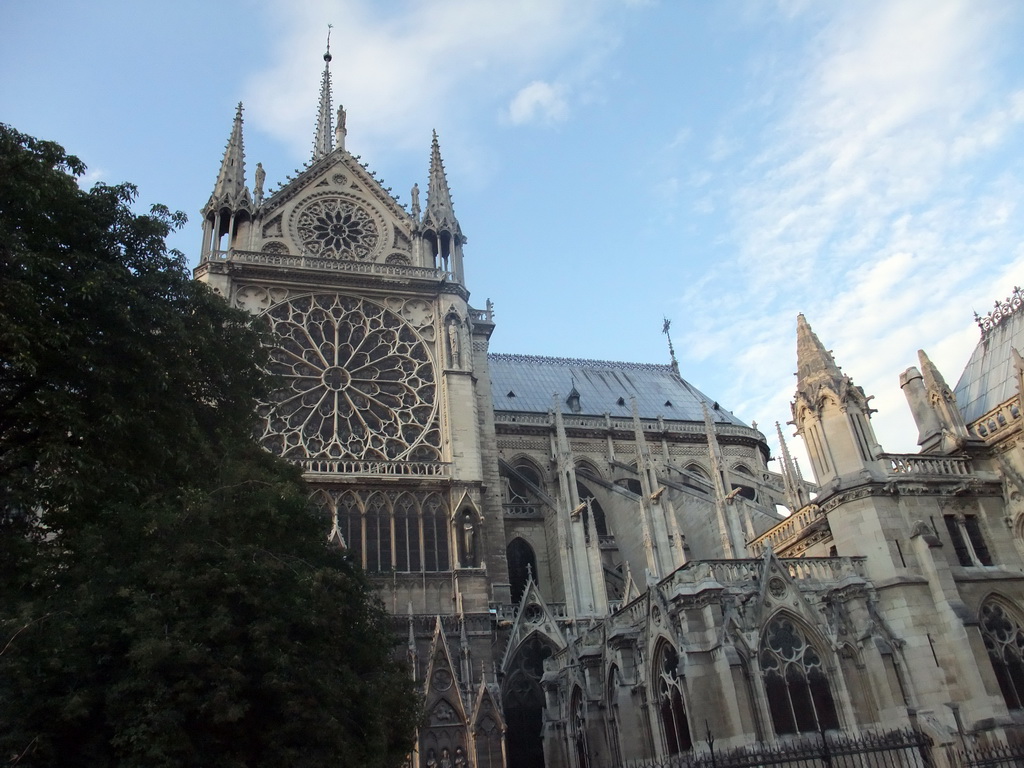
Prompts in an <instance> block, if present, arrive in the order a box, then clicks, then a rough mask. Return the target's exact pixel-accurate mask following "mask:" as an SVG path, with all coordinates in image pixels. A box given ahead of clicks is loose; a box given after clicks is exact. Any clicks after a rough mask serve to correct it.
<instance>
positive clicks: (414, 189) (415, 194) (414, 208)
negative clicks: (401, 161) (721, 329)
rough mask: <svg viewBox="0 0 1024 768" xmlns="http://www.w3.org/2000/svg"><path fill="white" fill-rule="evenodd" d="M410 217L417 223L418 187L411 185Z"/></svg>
mask: <svg viewBox="0 0 1024 768" xmlns="http://www.w3.org/2000/svg"><path fill="white" fill-rule="evenodd" d="M412 217H413V218H414V219H415V220H416V221H417V222H418V221H419V220H420V185H419V184H413V185H412Z"/></svg>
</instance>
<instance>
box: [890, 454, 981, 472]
mask: <svg viewBox="0 0 1024 768" xmlns="http://www.w3.org/2000/svg"><path fill="white" fill-rule="evenodd" d="M878 459H879V461H881V462H883V463H884V464H885V465H886V469H887V470H888V471H889V474H890V475H894V476H896V477H897V478H905V477H908V476H918V477H920V476H930V477H935V476H943V477H966V476H968V475H970V474H972V471H973V470H972V468H971V460H970V459H968V458H965V457H963V456H927V455H924V454H920V453H881V454H879V455H878Z"/></svg>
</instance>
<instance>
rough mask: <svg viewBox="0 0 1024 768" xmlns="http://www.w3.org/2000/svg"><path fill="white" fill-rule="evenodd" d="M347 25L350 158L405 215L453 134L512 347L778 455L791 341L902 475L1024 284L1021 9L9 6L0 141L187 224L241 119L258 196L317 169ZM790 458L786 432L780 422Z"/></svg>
mask: <svg viewBox="0 0 1024 768" xmlns="http://www.w3.org/2000/svg"><path fill="white" fill-rule="evenodd" d="M328 23H331V24H333V25H334V30H333V36H332V53H333V54H334V60H333V63H332V69H333V75H334V94H335V102H336V103H337V102H341V103H343V104H344V105H345V107H346V109H347V110H348V129H349V133H348V148H349V149H350V150H351V151H352V152H354V153H357V154H360V155H361V156H362V158H363V160H364V161H367V162H368V163H369V165H370V167H371V168H372V169H373V170H375V171H377V173H378V175H379V177H380V178H382V179H383V180H384V182H385V184H386V185H389V186H391V187H393V188H394V190H395V192H396V193H398V194H399V196H400V199H401V200H402V201H403V202H408V200H409V192H408V190H409V189H410V188H411V187H412V184H413V183H414V182H418V183H419V184H420V186H421V187H424V186H425V182H426V175H427V164H428V158H429V147H430V136H431V130H432V129H436V130H437V131H438V133H439V136H440V141H441V148H442V153H443V155H444V158H445V164H446V168H447V171H448V178H449V183H450V185H451V188H452V192H453V197H454V201H455V209H456V213H457V214H458V216H459V220H460V222H461V224H462V227H463V230H464V231H465V233H466V234H467V236H468V237H469V243H468V245H467V247H466V274H467V282H468V286H469V288H470V291H471V293H472V302H473V303H474V304H475V305H476V306H482V305H483V304H484V301H485V300H486V299H487V298H491V299H492V300H493V301H494V304H495V311H496V313H497V321H498V327H497V330H496V331H495V334H494V336H493V338H492V348H493V349H494V350H495V351H500V352H520V353H530V354H544V355H556V356H565V357H587V358H600V359H611V360H629V361H638V362H667V358H668V353H667V347H666V343H665V337H664V336H663V335H662V334H661V332H660V331H661V326H662V318H663V316H667V317H669V318H671V319H672V332H673V340H674V342H675V347H676V351H677V355H678V357H679V362H680V367H681V370H682V373H683V376H684V377H685V378H687V379H688V380H689V381H691V382H692V383H693V384H695V385H696V386H698V387H699V388H700V389H702V390H703V391H705V392H706V393H708V394H709V395H711V396H713V397H715V398H716V399H718V400H719V401H720V402H721V403H722V404H723V406H725V407H726V408H728V409H730V410H732V411H733V412H734V413H736V415H737V416H739V417H740V418H742V419H744V420H745V421H747V422H748V423H749V422H751V421H755V420H756V421H757V422H758V423H759V425H760V426H761V428H762V429H763V431H764V432H765V433H766V434H767V435H768V436H769V438H770V441H771V442H773V443H774V440H775V438H774V426H773V425H774V422H775V421H776V420H778V421H781V422H785V421H786V420H787V419H788V418H789V417H790V414H789V400H790V399H791V397H792V394H793V386H794V378H793V375H792V372H793V371H794V370H795V369H796V362H795V318H796V314H797V313H798V312H803V313H804V314H805V315H806V316H807V318H808V320H809V322H810V323H811V325H812V326H813V327H814V329H815V330H816V331H817V332H818V334H819V336H820V337H821V338H822V340H823V341H824V343H825V344H826V346H828V347H830V348H831V349H833V350H834V352H835V355H836V358H837V361H838V362H839V364H840V365H841V366H842V367H843V369H844V370H845V371H846V372H847V373H848V374H850V375H851V376H852V377H853V378H854V380H855V381H856V382H857V383H858V384H861V385H862V386H864V388H865V389H866V390H867V392H868V393H869V394H873V395H875V396H876V399H875V401H874V405H875V407H877V408H878V410H879V413H878V414H877V415H876V416H875V419H874V424H875V428H876V431H877V432H878V435H879V438H880V441H881V443H882V445H883V446H884V447H885V448H886V449H887V450H890V451H906V452H909V451H914V450H916V446H915V445H914V443H915V440H916V429H914V427H913V425H912V420H911V418H910V415H909V411H908V409H907V406H906V404H905V401H904V399H903V396H902V393H901V392H900V389H899V383H898V376H899V373H900V372H901V371H902V370H904V369H905V368H906V367H907V366H909V365H915V364H916V350H917V349H918V347H924V349H925V350H926V351H927V352H928V353H929V354H930V356H931V357H932V359H933V360H934V361H935V362H936V364H937V365H938V366H939V367H940V369H941V370H942V371H943V372H944V374H945V375H946V377H947V379H948V380H949V383H950V384H951V385H952V384H955V382H956V379H957V377H958V376H959V373H960V371H961V370H962V368H963V366H964V364H965V363H966V361H967V358H968V356H969V354H970V351H971V349H972V348H973V347H974V344H975V343H976V341H977V339H978V331H977V326H976V325H975V324H974V321H973V319H972V313H973V312H974V311H975V310H976V311H978V312H980V313H982V314H984V313H985V312H987V311H988V310H989V309H990V308H991V306H992V303H993V301H994V300H995V299H997V298H1003V297H1005V296H1006V295H1008V294H1009V293H1010V291H1011V289H1012V288H1013V286H1014V285H1016V284H1018V283H1021V282H1024V280H1022V279H1021V276H1022V267H1024V218H1022V216H1021V210H1020V206H1021V201H1022V200H1024V151H1022V150H1024V48H1022V46H1021V45H1020V41H1021V40H1024V5H1022V4H1020V3H1016V2H1012V0H1006V1H1005V2H1000V1H999V0H858V2H855V3H851V2H839V1H838V0H837V1H835V2H831V1H829V0H821V1H818V2H812V1H810V0H807V1H802V0H777V1H776V2H771V1H770V0H757V1H756V2H755V1H754V0H750V2H739V1H738V0H719V1H718V2H696V1H693V2H690V1H687V0H674V1H670V0H663V1H662V2H658V1H657V0H649V1H646V2H645V1H643V0H632V1H631V2H630V1H626V0H536V1H533V0H505V1H504V2H501V1H496V2H490V1H489V0H422V1H417V2H414V1H412V0H392V1H390V2H372V0H290V1H288V2H284V1H283V0H282V1H280V2H278V1H271V0H265V1H262V2H259V1H257V0H249V1H247V2H217V3H210V2H197V1H194V0H178V1H177V2H174V3H145V2H138V0H134V1H133V2H128V1H118V0H93V2H89V3H68V2H56V1H54V0H31V1H29V0H10V1H9V2H8V3H7V4H6V5H5V27H6V34H5V44H4V46H2V47H0V120H3V121H4V122H9V123H11V124H13V125H14V126H15V127H17V128H18V129H20V130H22V131H25V132H27V133H31V134H34V135H37V136H40V137H44V138H48V139H53V140H56V141H59V142H60V143H62V144H63V145H64V146H65V147H67V148H68V150H69V151H71V152H73V153H75V154H77V155H79V156H80V157H81V158H82V159H83V160H84V161H85V162H86V163H87V164H88V166H89V179H90V180H95V179H100V180H103V181H107V182H111V183H114V182H119V181H123V180H128V181H132V182H134V183H136V184H138V185H139V187H140V190H141V195H140V198H141V199H140V202H141V203H142V204H148V203H150V202H154V201H159V202H163V203H166V204H167V205H169V206H170V207H172V208H176V209H182V210H184V211H186V212H187V213H188V214H189V215H190V217H191V219H192V221H191V222H190V223H189V225H188V227H187V229H185V230H184V231H183V232H181V233H179V234H177V235H175V237H174V239H173V244H174V245H175V246H176V247H178V248H180V249H181V250H183V251H185V252H186V253H187V254H188V255H189V256H190V258H192V259H193V261H194V260H195V258H196V256H197V254H198V250H199V243H200V235H199V216H198V214H197V211H198V210H199V208H200V207H201V206H202V205H203V204H204V203H205V202H206V199H207V198H208V196H209V194H210V191H211V189H212V186H213V182H214V179H215V177H216V173H217V169H218V166H219V162H220V158H221V155H222V152H223V148H224V144H225V141H226V139H227V137H228V134H229V131H230V125H231V119H232V117H233V114H234V107H235V104H236V103H237V102H238V101H243V102H244V104H245V107H246V112H245V142H246V144H245V146H246V159H247V163H248V170H249V182H250V184H251V183H252V172H253V169H254V168H255V165H256V162H257V161H261V162H262V163H263V165H264V168H265V169H266V170H267V174H268V176H267V182H268V188H271V189H272V188H273V187H275V186H276V184H277V183H278V182H280V181H282V180H283V179H284V177H285V176H286V175H288V174H292V173H294V169H296V168H298V167H300V166H301V165H302V163H303V162H305V161H306V160H307V159H308V157H309V154H310V150H311V143H312V137H313V126H314V121H315V117H316V98H317V92H318V88H319V77H320V70H321V68H322V66H323V61H322V59H321V55H322V53H323V48H324V39H325V33H326V27H327V24H328ZM786 431H787V434H788V433H791V432H792V429H791V428H787V430H786Z"/></svg>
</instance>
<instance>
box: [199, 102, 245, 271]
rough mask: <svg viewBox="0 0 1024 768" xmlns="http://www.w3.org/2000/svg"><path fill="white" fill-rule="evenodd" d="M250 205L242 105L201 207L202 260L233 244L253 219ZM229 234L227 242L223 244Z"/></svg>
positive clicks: (236, 113)
mask: <svg viewBox="0 0 1024 768" xmlns="http://www.w3.org/2000/svg"><path fill="white" fill-rule="evenodd" d="M252 211H253V203H252V196H251V195H250V194H249V188H248V187H247V186H246V185H245V148H244V146H243V142H242V103H241V102H239V103H238V107H237V108H236V110H235V120H234V122H233V123H232V126H231V136H230V137H229V138H228V143H227V146H226V147H225V148H224V158H223V160H221V164H220V172H219V173H218V174H217V181H216V183H215V184H214V185H213V193H212V194H211V195H210V199H209V200H208V201H207V203H206V205H205V206H203V210H202V214H203V248H202V259H203V260H204V261H205V260H206V259H208V258H210V255H211V253H213V252H214V251H219V250H222V249H223V248H230V247H232V246H233V245H234V244H235V240H236V239H237V236H238V233H239V228H240V225H242V224H243V223H245V224H248V222H249V221H250V220H251V218H252ZM224 235H228V239H227V243H226V244H225V243H224V242H223V237H224Z"/></svg>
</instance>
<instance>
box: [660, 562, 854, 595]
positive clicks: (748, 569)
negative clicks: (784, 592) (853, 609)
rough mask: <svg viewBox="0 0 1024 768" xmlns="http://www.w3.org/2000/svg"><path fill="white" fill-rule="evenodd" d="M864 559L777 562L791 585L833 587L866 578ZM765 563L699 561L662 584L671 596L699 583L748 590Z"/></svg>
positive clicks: (685, 566)
mask: <svg viewBox="0 0 1024 768" xmlns="http://www.w3.org/2000/svg"><path fill="white" fill-rule="evenodd" d="M866 559H867V558H864V557H787V558H781V559H780V560H779V562H780V563H781V564H782V566H783V567H784V568H786V569H787V571H788V572H789V577H790V578H791V579H793V580H794V581H798V582H799V581H802V582H817V583H822V584H828V583H836V582H839V581H842V580H844V579H847V578H859V579H863V578H865V571H864V563H865V561H866ZM763 567H764V561H763V560H762V559H760V558H757V559H753V558H751V559H744V560H702V561H699V562H694V563H688V564H686V565H684V566H683V567H682V568H680V569H678V570H677V571H675V573H673V574H672V575H671V576H669V577H668V578H667V579H666V580H665V581H663V582H662V583H661V586H662V588H666V587H667V588H668V589H669V591H670V593H671V592H674V591H675V590H677V589H682V590H685V591H690V590H691V589H692V587H694V586H696V585H697V584H700V583H701V582H708V581H714V582H717V583H718V584H720V585H722V586H723V587H730V586H739V587H742V586H749V585H750V584H751V582H753V581H756V580H757V579H759V578H760V576H761V572H762V569H763Z"/></svg>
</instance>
